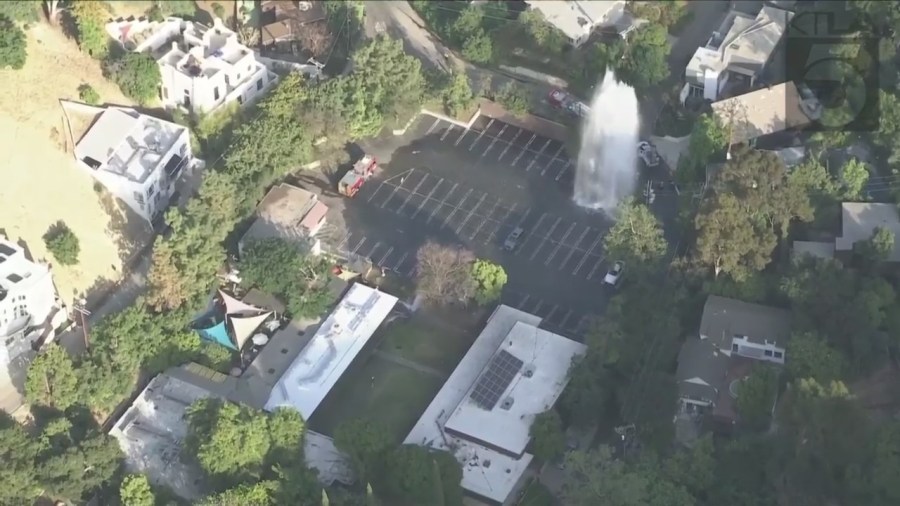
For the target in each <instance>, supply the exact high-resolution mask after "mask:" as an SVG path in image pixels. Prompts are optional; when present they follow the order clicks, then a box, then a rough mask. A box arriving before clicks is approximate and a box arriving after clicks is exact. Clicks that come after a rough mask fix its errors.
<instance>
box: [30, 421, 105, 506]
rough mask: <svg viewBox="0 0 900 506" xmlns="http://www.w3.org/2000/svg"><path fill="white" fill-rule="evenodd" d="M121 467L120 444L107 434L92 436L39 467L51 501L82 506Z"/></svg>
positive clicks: (48, 459)
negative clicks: (60, 500)
mask: <svg viewBox="0 0 900 506" xmlns="http://www.w3.org/2000/svg"><path fill="white" fill-rule="evenodd" d="M121 466H122V451H121V450H120V449H119V443H118V442H117V441H116V440H115V439H114V438H112V437H110V436H107V435H106V434H96V435H91V436H90V437H88V438H87V439H85V440H84V441H82V442H81V443H79V444H78V445H76V446H70V447H69V448H67V449H66V450H65V451H64V452H62V453H58V454H52V455H50V456H48V457H47V458H46V459H45V460H43V461H42V462H41V463H40V468H39V469H40V471H39V472H40V474H41V476H42V479H41V481H42V483H43V485H44V489H45V491H46V493H47V495H49V496H50V497H54V498H58V499H66V500H69V501H72V502H79V503H80V502H81V501H83V500H85V499H87V498H88V496H90V495H91V494H92V493H94V492H95V491H96V490H97V489H99V488H100V487H102V486H104V485H106V484H108V483H110V481H111V480H112V478H113V476H114V475H115V474H116V472H118V471H119V469H120V468H121Z"/></svg>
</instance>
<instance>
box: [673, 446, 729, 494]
mask: <svg viewBox="0 0 900 506" xmlns="http://www.w3.org/2000/svg"><path fill="white" fill-rule="evenodd" d="M716 466H717V462H716V455H715V446H714V444H713V439H712V436H711V435H709V434H707V435H705V436H703V437H701V438H700V439H698V440H697V441H695V442H694V444H693V446H691V447H690V448H680V449H678V450H676V451H675V452H674V453H673V454H672V455H670V456H669V457H668V458H667V459H666V460H665V461H664V462H663V464H662V469H663V473H664V474H665V475H666V477H667V478H668V479H669V480H671V481H672V482H673V483H676V484H678V485H681V486H683V487H685V488H686V489H687V490H688V491H689V492H690V493H691V494H692V495H694V497H702V496H704V495H705V494H706V493H707V491H709V489H710V488H711V487H712V486H713V484H714V483H715V481H716Z"/></svg>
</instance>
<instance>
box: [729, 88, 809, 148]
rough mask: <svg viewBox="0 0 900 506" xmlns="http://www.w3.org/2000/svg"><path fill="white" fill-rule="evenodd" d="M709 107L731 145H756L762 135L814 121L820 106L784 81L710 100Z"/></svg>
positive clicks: (769, 134)
mask: <svg viewBox="0 0 900 506" xmlns="http://www.w3.org/2000/svg"><path fill="white" fill-rule="evenodd" d="M712 110H713V114H714V115H715V116H716V118H718V120H719V121H720V122H721V124H722V125H723V126H724V127H725V129H726V130H727V131H728V133H729V135H730V138H731V144H739V143H743V142H746V143H749V144H751V145H756V143H757V142H759V141H760V140H761V139H762V138H764V137H767V136H774V135H775V134H779V133H781V132H785V131H787V130H791V129H796V128H802V127H804V126H806V125H808V124H810V123H811V122H812V121H814V120H817V119H818V118H819V114H820V112H821V105H820V104H819V102H818V100H816V99H815V98H814V97H808V98H803V97H802V96H801V94H800V92H799V91H798V90H797V86H795V85H794V83H793V82H786V83H781V84H776V85H774V86H769V87H766V88H762V89H759V90H756V91H751V92H750V93H745V94H743V95H738V96H736V97H732V98H728V99H725V100H720V101H718V102H713V104H712Z"/></svg>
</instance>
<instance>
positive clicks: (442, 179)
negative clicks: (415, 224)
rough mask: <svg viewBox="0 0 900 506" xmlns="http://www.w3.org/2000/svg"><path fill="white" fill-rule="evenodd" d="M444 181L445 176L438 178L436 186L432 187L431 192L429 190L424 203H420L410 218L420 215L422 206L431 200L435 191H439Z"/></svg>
mask: <svg viewBox="0 0 900 506" xmlns="http://www.w3.org/2000/svg"><path fill="white" fill-rule="evenodd" d="M443 182H444V178H441V179H439V180H438V183H437V184H436V185H434V188H432V189H431V191H430V192H428V195H427V196H426V197H425V198H424V199H423V200H422V203H421V204H419V207H417V208H416V211H415V212H414V213H413V214H412V216H410V217H409V219H411V220H414V219H416V216H418V215H419V211H421V210H422V208H423V207H425V204H426V203H428V202H431V196H432V195H434V192H436V191H437V189H438V186H440V185H441V183H443Z"/></svg>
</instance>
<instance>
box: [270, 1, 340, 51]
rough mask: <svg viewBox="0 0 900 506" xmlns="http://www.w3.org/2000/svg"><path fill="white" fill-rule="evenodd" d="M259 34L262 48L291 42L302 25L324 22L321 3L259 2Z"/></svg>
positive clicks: (323, 10) (323, 11)
mask: <svg viewBox="0 0 900 506" xmlns="http://www.w3.org/2000/svg"><path fill="white" fill-rule="evenodd" d="M260 8H261V15H260V34H261V42H262V45H263V47H268V48H271V47H273V46H276V45H281V43H287V45H288V47H287V49H290V47H289V46H290V42H291V41H293V40H294V39H295V38H296V36H297V33H298V31H299V30H300V29H301V27H302V26H303V25H306V24H310V23H319V22H324V21H325V8H324V6H323V5H322V2H303V1H301V2H297V1H289V0H265V1H263V2H261V5H260Z"/></svg>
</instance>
